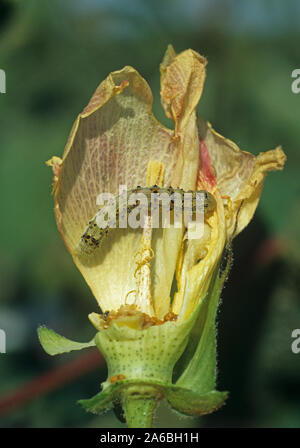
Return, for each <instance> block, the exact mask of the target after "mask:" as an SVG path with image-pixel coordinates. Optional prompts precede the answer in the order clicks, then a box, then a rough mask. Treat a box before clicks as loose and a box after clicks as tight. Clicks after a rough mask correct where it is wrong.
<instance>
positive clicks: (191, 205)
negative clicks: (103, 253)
mask: <svg viewBox="0 0 300 448" xmlns="http://www.w3.org/2000/svg"><path fill="white" fill-rule="evenodd" d="M186 193H190V195H187V196H188V197H189V199H188V200H186V198H185V195H186ZM162 198H165V199H166V200H167V207H168V211H169V212H173V210H174V212H173V213H176V210H178V209H176V207H179V208H181V209H182V210H183V207H184V213H186V212H187V213H190V214H191V215H194V214H195V212H196V208H197V207H199V204H200V208H201V212H202V213H204V214H207V213H210V212H212V211H213V210H214V209H215V207H216V200H215V198H214V196H213V195H212V194H210V193H208V192H207V191H205V190H199V191H192V190H190V191H184V190H182V189H181V188H172V187H168V188H161V187H159V186H157V185H153V186H152V187H140V186H138V187H136V188H134V189H132V190H128V191H125V192H123V193H121V194H119V195H117V196H114V197H112V198H111V199H110V201H109V202H108V205H106V207H105V208H104V207H103V208H100V209H99V210H98V212H97V213H96V215H95V216H94V217H93V218H92V219H91V220H90V221H89V223H88V226H87V228H86V229H85V231H84V233H83V235H82V236H81V238H80V241H79V243H78V246H77V248H76V251H77V253H79V254H91V253H93V251H94V250H95V249H97V248H98V247H99V246H100V244H101V242H102V240H103V238H104V237H105V236H106V235H108V233H109V232H110V231H111V230H112V229H113V228H116V227H120V228H124V227H128V225H127V219H128V217H129V215H130V213H131V212H132V211H133V210H134V209H139V211H141V209H142V207H144V211H145V213H146V215H149V214H150V213H152V212H153V210H156V209H158V208H159V209H161V208H162V202H159V201H160V200H161V199H162ZM142 199H144V200H145V201H146V202H145V201H144V204H142V202H143V201H142ZM199 200H200V202H198V201H199ZM122 201H124V202H122ZM122 203H123V204H125V206H123V207H121V205H122ZM198 209H199V208H198ZM137 211H138V210H136V212H137ZM104 212H105V213H104ZM107 214H108V220H106V221H104V220H103V219H104V216H106V215H107ZM111 215H112V217H111ZM100 218H101V219H102V221H101V220H100ZM124 219H125V226H124V225H120V223H121V221H122V222H123V223H124Z"/></svg>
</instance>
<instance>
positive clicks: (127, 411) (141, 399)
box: [121, 385, 161, 428]
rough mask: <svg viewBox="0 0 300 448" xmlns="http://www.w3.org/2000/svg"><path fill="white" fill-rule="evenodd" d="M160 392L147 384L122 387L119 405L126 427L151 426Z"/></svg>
mask: <svg viewBox="0 0 300 448" xmlns="http://www.w3.org/2000/svg"><path fill="white" fill-rule="evenodd" d="M160 398H161V393H160V391H159V390H157V388H155V387H151V386H147V385H136V386H129V387H127V388H126V389H124V391H123V393H122V398H121V405H122V408H123V412H124V417H125V420H126V423H127V427H128V428H151V427H152V421H153V416H154V411H155V409H156V406H157V403H158V401H159V400H160Z"/></svg>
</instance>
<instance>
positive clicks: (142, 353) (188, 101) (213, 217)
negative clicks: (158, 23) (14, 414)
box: [40, 46, 285, 426]
mask: <svg viewBox="0 0 300 448" xmlns="http://www.w3.org/2000/svg"><path fill="white" fill-rule="evenodd" d="M205 74H206V60H205V58H204V57H202V56H200V55H199V54H198V53H196V52H195V51H193V50H186V51H184V52H182V53H180V54H178V55H176V54H175V52H174V50H173V48H172V47H171V46H169V47H168V49H167V52H166V54H165V57H164V59H163V62H162V64H161V102H162V106H163V108H164V110H165V113H166V115H167V117H169V118H171V119H172V120H173V121H174V130H170V129H168V128H166V127H164V126H163V125H161V124H160V123H159V122H158V121H157V120H156V119H155V118H154V116H153V114H152V93H151V90H150V88H149V86H148V84H147V83H146V81H145V80H144V79H143V78H142V77H141V76H140V75H139V74H138V73H137V71H136V70H135V69H133V68H132V67H124V68H123V69H122V70H119V71H116V72H112V73H110V75H109V76H108V77H107V78H106V79H105V80H104V81H103V82H102V83H101V84H100V86H99V87H98V88H97V90H96V92H95V93H94V95H93V96H92V98H91V100H90V102H89V104H88V105H87V107H86V108H85V109H84V110H83V112H82V113H81V114H80V115H79V116H78V118H77V119H76V121H75V123H74V125H73V128H72V131H71V133H70V136H69V139H68V142H67V145H66V148H65V151H64V154H63V156H62V159H60V158H58V157H53V158H52V159H51V160H50V161H48V164H49V165H51V166H52V168H53V171H54V179H53V195H54V204H55V205H54V209H55V216H56V221H57V226H58V229H59V231H60V233H61V235H62V237H63V239H64V242H65V244H66V247H67V249H68V250H69V252H70V253H71V255H72V257H73V260H74V263H75V264H76V266H77V267H78V269H79V270H80V272H81V273H82V275H83V276H84V278H85V280H86V282H87V283H88V285H89V286H90V288H91V290H92V292H93V294H94V296H95V298H96V300H97V302H98V304H99V307H100V313H99V314H98V313H91V314H90V316H89V318H90V320H91V322H92V323H93V324H94V326H95V327H96V329H97V334H96V336H95V338H94V340H93V342H91V343H89V344H88V345H93V344H96V345H97V346H98V348H99V349H100V350H101V351H102V353H103V354H104V356H105V358H106V360H107V363H108V370H109V373H108V379H107V381H106V382H105V383H103V385H102V386H103V391H102V392H101V393H100V394H98V395H97V396H96V397H94V398H92V399H90V400H83V401H82V404H83V405H84V406H85V407H86V408H87V409H89V410H91V411H92V412H100V411H101V410H103V409H106V408H109V407H110V406H112V404H113V403H114V402H115V401H116V400H117V401H120V402H121V404H122V406H123V409H124V413H125V418H126V420H127V424H128V425H129V426H147V425H148V426H149V425H150V424H151V419H152V414H153V410H154V408H155V405H156V403H157V402H158V401H159V400H160V399H162V398H166V399H167V400H168V401H169V403H170V404H171V406H172V407H174V408H175V409H177V410H178V411H179V412H182V413H185V414H188V415H193V414H198V415H199V414H203V413H208V412H212V411H213V410H215V409H217V408H218V407H219V406H221V405H222V403H223V402H224V400H225V398H226V393H222V392H217V391H215V382H216V374H215V312H216V308H217V305H218V299H219V295H220V291H221V288H222V285H223V282H224V279H225V276H226V275H227V272H226V273H225V274H222V272H220V263H221V258H222V255H223V254H224V251H225V249H226V247H229V246H230V242H231V240H232V238H234V237H235V236H236V235H237V234H238V233H239V232H241V231H242V230H243V229H244V228H245V227H246V226H247V224H248V223H249V222H250V220H251V219H252V217H253V214H254V212H255V209H256V207H257V205H258V201H259V198H260V195H261V192H262V187H263V182H264V178H265V176H266V173H267V172H268V171H270V170H278V169H282V167H283V165H284V162H285V155H284V153H283V151H282V150H281V149H280V147H278V148H276V149H274V150H271V151H267V152H265V153H261V154H259V156H257V157H255V156H253V155H252V154H250V153H247V152H245V151H242V150H240V149H239V148H238V147H237V146H236V145H235V144H234V143H233V142H231V141H230V140H228V139H226V138H224V137H222V136H221V135H220V134H218V133H217V132H216V131H214V130H213V128H212V127H211V125H210V124H209V123H207V122H206V121H205V120H203V119H202V118H197V115H196V107H197V105H198V102H199V100H200V97H201V94H202V90H203V86H204V81H205ZM154 184H156V185H158V186H159V187H168V186H172V187H173V188H181V189H183V190H192V191H196V190H197V191H198V190H204V191H206V192H208V193H209V194H210V195H212V196H213V198H214V201H215V207H214V209H213V210H211V212H210V213H207V214H205V218H204V227H203V233H202V235H201V238H198V239H189V238H188V237H187V232H186V229H185V228H175V227H174V226H173V225H171V227H170V228H160V229H152V228H151V227H149V226H148V227H146V228H144V229H131V228H126V229H119V228H117V229H114V230H113V231H112V232H110V233H109V236H108V237H107V238H106V239H105V240H104V241H103V242H102V243H101V246H100V247H99V248H97V249H95V250H94V251H92V253H90V254H88V255H87V254H84V253H81V252H80V251H78V242H79V240H80V238H81V237H82V235H83V232H84V231H85V229H86V227H87V225H88V223H89V221H90V220H91V219H92V218H93V217H94V216H95V214H96V213H97V211H98V209H99V205H97V197H98V195H99V194H101V193H103V192H110V193H113V194H114V195H117V194H118V191H119V186H120V185H126V186H127V188H128V189H134V188H136V187H137V186H142V187H149V186H151V185H154ZM47 332H48V333H47ZM47 337H49V338H50V339H51V337H50V333H49V330H46V329H45V328H42V329H41V330H40V339H41V342H42V343H43V345H44V348H45V349H46V351H48V353H50V354H55V353H58V351H59V352H62V351H65V350H63V349H62V348H61V349H58V345H59V343H58V339H56V340H55V341H56V342H55V344H54V345H55V347H54V345H53V344H52V346H51V343H50V345H49V343H48V345H47ZM52 337H53V333H52ZM55 337H57V338H59V336H58V335H56V336H55ZM52 342H53V338H52ZM57 344H58V345H57ZM72 344H73V345H72ZM72 344H71V346H68V349H67V351H68V350H69V349H70V347H71V348H72V349H74V348H75V349H76V343H72ZM74 344H75V345H74ZM83 345H84V344H83ZM77 348H78V349H79V347H77ZM80 348H82V344H81V346H80ZM141 412H142V414H143V415H144V417H141V416H140V414H141Z"/></svg>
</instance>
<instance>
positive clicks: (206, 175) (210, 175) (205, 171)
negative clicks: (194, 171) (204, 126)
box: [197, 139, 217, 190]
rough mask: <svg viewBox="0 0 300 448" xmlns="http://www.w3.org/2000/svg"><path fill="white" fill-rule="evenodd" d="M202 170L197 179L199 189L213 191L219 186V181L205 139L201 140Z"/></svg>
mask: <svg viewBox="0 0 300 448" xmlns="http://www.w3.org/2000/svg"><path fill="white" fill-rule="evenodd" d="M199 150H200V168H199V171H198V177H197V188H199V187H201V188H205V189H209V190H213V189H214V187H216V186H217V179H216V176H215V173H214V168H213V166H212V163H211V160H210V157H209V152H208V149H207V146H206V144H205V142H204V140H203V139H200V148H199Z"/></svg>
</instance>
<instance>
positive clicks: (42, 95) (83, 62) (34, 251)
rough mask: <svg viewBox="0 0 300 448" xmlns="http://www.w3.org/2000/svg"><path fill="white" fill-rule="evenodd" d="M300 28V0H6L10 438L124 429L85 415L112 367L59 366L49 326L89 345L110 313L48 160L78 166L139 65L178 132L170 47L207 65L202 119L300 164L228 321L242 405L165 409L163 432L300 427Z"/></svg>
mask: <svg viewBox="0 0 300 448" xmlns="http://www.w3.org/2000/svg"><path fill="white" fill-rule="evenodd" d="M299 23H300V2H299V1H297V0H290V1H289V2H283V1H279V0H277V1H276V0H273V1H272V2H270V1H267V0H265V1H263V0H252V1H251V2H250V1H245V0H239V1H238V0H219V1H216V0H205V1H197V0H185V1H180V0H151V1H147V0H131V1H129V0H127V1H122V0H103V1H96V0H94V1H92V0H87V1H85V2H81V1H79V0H73V1H70V0H65V1H64V2H61V1H58V0H51V1H50V0H48V1H40V0H39V1H38V0H36V1H34V0H26V1H23V2H22V1H9V0H6V1H3V0H2V1H1V0H0V69H3V70H5V72H6V76H7V93H6V94H0V192H1V193H0V194H1V220H0V235H1V237H0V239H1V245H0V328H2V329H4V330H5V332H6V335H7V353H6V354H0V375H1V377H0V378H1V381H0V427H65V426H66V427H78V426H80V427H88V426H95V427H113V426H115V425H119V426H122V424H121V423H119V422H118V421H117V419H116V417H115V416H114V414H113V413H112V412H111V413H108V414H106V415H105V416H103V417H102V416H99V417H95V416H93V415H92V414H87V413H85V411H84V410H83V409H81V408H80V407H79V405H77V404H76V400H77V399H80V398H88V397H90V396H92V395H94V394H95V393H97V392H98V391H99V389H100V383H101V381H103V380H104V379H105V377H106V370H105V369H106V368H105V365H104V364H103V362H102V363H101V360H100V361H99V363H98V364H99V365H96V366H94V368H91V369H90V370H89V371H88V372H85V373H82V374H80V372H77V373H78V376H77V378H74V368H73V367H72V366H73V364H72V363H73V362H74V359H75V358H78V357H80V356H83V355H80V354H79V355H78V354H75V355H71V354H70V355H66V356H61V357H58V358H51V357H49V356H47V355H46V354H45V353H44V352H43V350H42V348H41V347H40V345H39V343H38V340H37V335H36V328H37V326H38V325H40V324H46V325H47V326H48V327H50V328H53V329H54V330H56V331H58V332H59V333H61V334H64V335H65V336H66V337H70V338H71V339H75V340H79V341H82V340H88V338H91V337H92V336H93V334H94V331H93V328H92V327H91V325H90V324H89V322H88V319H87V314H88V313H90V312H92V311H97V303H96V301H95V299H94V298H93V297H92V294H91V293H90V291H89V289H88V288H87V286H86V285H85V282H84V281H83V279H82V277H81V275H80V274H79V272H78V271H77V269H76V268H75V266H74V265H73V262H72V260H71V257H70V256H69V254H68V253H67V251H66V249H65V247H64V245H63V242H62V240H61V237H60V235H59V233H58V231H57V229H56V224H55V221H54V215H53V201H52V197H51V180H52V173H51V170H50V169H49V168H47V167H46V166H45V161H46V160H48V159H49V158H50V157H51V156H52V155H58V156H61V155H62V152H63V148H64V145H65V143H66V140H67V137H68V134H69V131H70V129H71V126H72V124H73V121H74V119H75V117H76V116H77V114H78V113H79V112H80V111H81V110H82V109H83V107H84V106H85V105H86V104H87V102H88V101H89V99H90V97H91V95H92V94H93V92H94V90H95V89H96V87H97V86H98V84H99V83H100V82H101V81H102V80H103V79H104V78H105V77H106V76H107V75H108V73H109V72H111V71H113V70H117V69H120V68H122V67H123V66H124V65H132V66H133V67H135V68H136V69H137V70H138V71H139V72H140V73H141V74H142V76H144V77H145V78H146V79H147V81H148V82H149V84H150V86H151V88H152V90H153V94H154V113H155V115H156V117H157V118H158V119H159V120H161V121H162V122H164V123H165V124H167V125H169V122H168V120H167V119H166V118H165V117H164V115H163V111H162V108H161V106H160V100H159V63H160V62H161V59H162V57H163V54H164V51H165V49H166V47H167V44H169V43H172V44H173V46H174V48H175V49H176V51H177V52H179V51H182V50H184V49H186V48H193V49H194V50H196V51H198V52H199V53H201V54H203V55H204V56H206V57H207V59H208V69H207V81H206V84H205V89H204V93H203V97H202V99H201V102H200V105H199V113H200V114H201V115H202V116H203V117H204V118H205V119H207V120H209V121H210V122H211V123H212V124H213V126H214V128H215V129H216V130H217V131H218V132H220V133H221V134H222V135H224V136H226V137H228V138H230V139H232V140H234V141H235V142H236V143H237V144H238V145H239V146H240V147H241V148H242V149H244V150H247V151H250V152H252V153H254V154H258V153H259V152H260V151H264V150H268V149H272V148H274V147H276V146H277V145H282V147H283V149H284V150H285V152H286V154H287V156H288V161H287V165H286V168H285V170H284V171H283V172H280V173H275V174H274V173H271V174H270V175H269V176H268V178H267V180H266V183H265V187H264V191H263V195H262V199H261V202H260V205H259V208H258V211H257V213H256V215H255V219H254V220H253V221H252V222H251V224H250V225H249V227H248V228H247V229H246V230H245V231H244V232H243V233H242V234H241V235H240V236H239V237H238V238H237V239H236V241H235V244H234V255H235V256H234V264H233V267H232V270H231V275H230V279H229V281H228V282H227V284H226V287H225V290H224V293H223V295H222V305H221V307H220V312H219V314H218V323H219V324H218V328H219V329H218V352H219V356H218V370H219V389H220V390H229V391H230V398H229V400H228V403H227V405H226V406H225V407H224V408H222V409H221V410H220V411H218V412H217V413H215V414H212V415H210V416H205V417H202V418H200V419H182V418H179V417H178V416H176V415H175V414H172V413H171V412H170V411H169V410H168V409H167V408H166V407H164V406H162V407H161V409H160V412H159V415H158V417H157V418H156V420H155V425H156V426H158V427H184V426H186V427H207V426H208V427H226V426H235V427H240V426H246V427H254V426H259V427H262V426H271V427H285V426H287V427H300V354H299V355H296V354H293V353H292V351H291V343H292V339H291V332H292V330H293V329H295V328H300V295H299V290H300V275H299V267H300V250H299V249H300V247H299V246H300V226H299V222H300V195H299V193H300V182H299V177H300V176H299V167H300V147H299V142H300V123H299V115H300V114H299V113H300V93H299V94H294V93H292V90H291V83H292V78H291V73H292V71H293V70H294V69H297V68H299V69H300V53H299V39H300V30H299V27H300V25H299ZM85 354H86V353H85ZM85 354H84V355H85ZM82 363H85V360H84V359H82ZM68 366H69V367H68ZM64 369H65V370H64ZM66 369H67V372H69V373H66ZM75 370H76V369H75ZM76 371H77V370H76ZM55 372H60V373H59V374H55ZM62 372H65V374H62ZM75 373H76V372H75ZM55 375H56V376H55ZM32 381H34V382H33V383H32ZM47 382H48V383H47ZM49 384H50V385H49ZM43 387H44V388H43ZM50 388H51V390H50ZM46 390H47V391H48V392H47V393H45V391H46ZM22 397H23V398H22ZM24 397H25V398H24Z"/></svg>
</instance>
